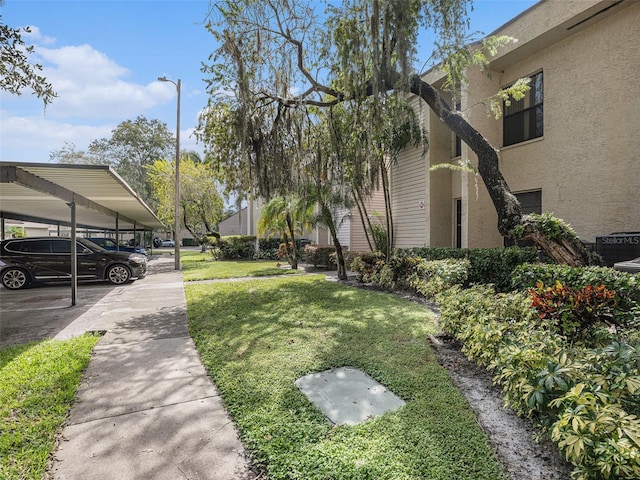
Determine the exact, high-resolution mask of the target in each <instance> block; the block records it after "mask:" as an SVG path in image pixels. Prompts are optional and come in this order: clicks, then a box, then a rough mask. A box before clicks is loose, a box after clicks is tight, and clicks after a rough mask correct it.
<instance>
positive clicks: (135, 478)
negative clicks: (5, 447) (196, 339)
mask: <svg viewBox="0 0 640 480" xmlns="http://www.w3.org/2000/svg"><path fill="white" fill-rule="evenodd" d="M173 265H174V260H173V258H172V257H160V258H158V259H154V260H152V261H151V262H150V263H149V270H150V273H149V275H148V276H147V278H145V279H142V280H138V281H136V282H134V283H133V284H131V285H125V286H122V287H118V288H116V289H114V290H113V291H112V292H110V293H109V294H108V295H107V296H105V297H104V298H102V299H101V300H100V301H99V302H98V303H96V304H95V305H94V306H92V307H91V308H90V309H89V310H87V311H86V312H85V313H83V314H82V315H81V316H79V317H78V318H77V319H75V320H74V321H73V322H71V323H70V324H69V325H67V326H66V328H64V329H63V330H62V331H60V332H59V333H58V335H57V336H56V337H55V338H58V339H62V338H68V337H70V336H73V335H77V334H80V333H82V332H84V331H89V330H93V331H96V330H101V331H106V334H105V335H104V338H102V340H101V341H100V343H98V345H97V346H96V348H95V350H94V356H93V358H92V359H91V362H90V363H89V367H88V369H87V371H86V373H85V376H84V379H83V382H82V384H81V386H80V389H79V391H78V399H77V402H76V403H75V404H74V405H73V407H72V409H71V415H70V418H69V420H68V422H67V424H66V426H65V427H64V429H63V431H62V435H61V438H60V442H59V446H58V448H57V450H56V451H55V452H54V461H53V464H52V467H51V469H50V471H49V478H54V479H59V480H72V479H76V480H90V479H100V480H108V479H114V480H115V479H118V480H144V479H153V480H161V479H167V480H175V479H211V480H222V479H225V480H227V479H228V480H240V479H252V478H255V476H254V475H253V474H252V472H251V471H250V469H249V464H248V462H247V460H246V456H245V452H244V449H243V447H242V444H241V443H240V441H239V440H238V437H237V434H236V431H235V429H234V426H233V424H232V423H231V420H230V419H229V417H228V416H227V414H226V412H225V410H224V408H223V406H222V404H221V402H220V399H219V396H218V393H217V391H216V388H215V386H214V385H213V384H212V383H211V381H210V380H209V378H208V377H207V376H206V373H205V370H204V367H203V366H202V363H201V362H200V357H199V356H198V353H197V351H196V349H195V346H194V344H193V341H192V340H191V338H190V337H189V332H188V329H187V315H186V302H185V295H184V285H183V282H182V273H181V272H176V271H175V270H173Z"/></svg>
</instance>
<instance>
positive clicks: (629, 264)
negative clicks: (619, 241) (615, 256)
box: [613, 257, 640, 273]
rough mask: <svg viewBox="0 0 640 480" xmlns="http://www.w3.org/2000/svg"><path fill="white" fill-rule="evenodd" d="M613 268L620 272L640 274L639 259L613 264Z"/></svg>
mask: <svg viewBox="0 0 640 480" xmlns="http://www.w3.org/2000/svg"><path fill="white" fill-rule="evenodd" d="M613 268H614V269H615V270H619V271H621V272H629V273H640V257H638V258H634V259H633V260H627V261H625V262H617V263H614V264H613Z"/></svg>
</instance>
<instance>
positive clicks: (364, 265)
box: [351, 252, 385, 283]
mask: <svg viewBox="0 0 640 480" xmlns="http://www.w3.org/2000/svg"><path fill="white" fill-rule="evenodd" d="M384 259H385V256H384V254H383V253H381V252H367V253H361V254H359V255H357V256H355V257H354V258H353V261H352V262H351V270H353V271H354V272H356V275H357V279H358V281H359V282H364V283H370V282H371V281H372V279H373V278H375V276H376V275H377V274H378V270H379V269H380V268H382V265H383V264H384Z"/></svg>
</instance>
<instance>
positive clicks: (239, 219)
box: [218, 207, 248, 236]
mask: <svg viewBox="0 0 640 480" xmlns="http://www.w3.org/2000/svg"><path fill="white" fill-rule="evenodd" d="M247 227H248V220H247V208H246V207H245V208H243V209H242V210H240V212H236V213H234V214H233V215H231V216H230V217H227V218H225V219H224V220H222V221H221V222H220V223H219V224H218V233H220V235H222V236H227V235H247Z"/></svg>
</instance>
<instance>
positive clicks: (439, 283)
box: [408, 259, 469, 299]
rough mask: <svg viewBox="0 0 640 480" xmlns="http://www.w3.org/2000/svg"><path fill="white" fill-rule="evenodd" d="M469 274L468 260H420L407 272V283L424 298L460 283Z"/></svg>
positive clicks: (462, 282) (432, 296)
mask: <svg viewBox="0 0 640 480" xmlns="http://www.w3.org/2000/svg"><path fill="white" fill-rule="evenodd" d="M468 276H469V260H466V259H462V260H454V259H447V260H420V261H419V262H417V263H416V264H415V266H414V267H413V269H412V272H410V274H409V278H408V283H409V285H410V286H411V287H412V288H413V289H414V290H415V291H416V292H418V293H419V294H421V295H423V296H424V297H426V298H429V299H434V298H435V297H436V295H437V294H439V293H441V292H444V291H445V290H447V289H449V288H451V287H453V286H454V285H462V284H464V283H465V282H466V281H467V278H468Z"/></svg>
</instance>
